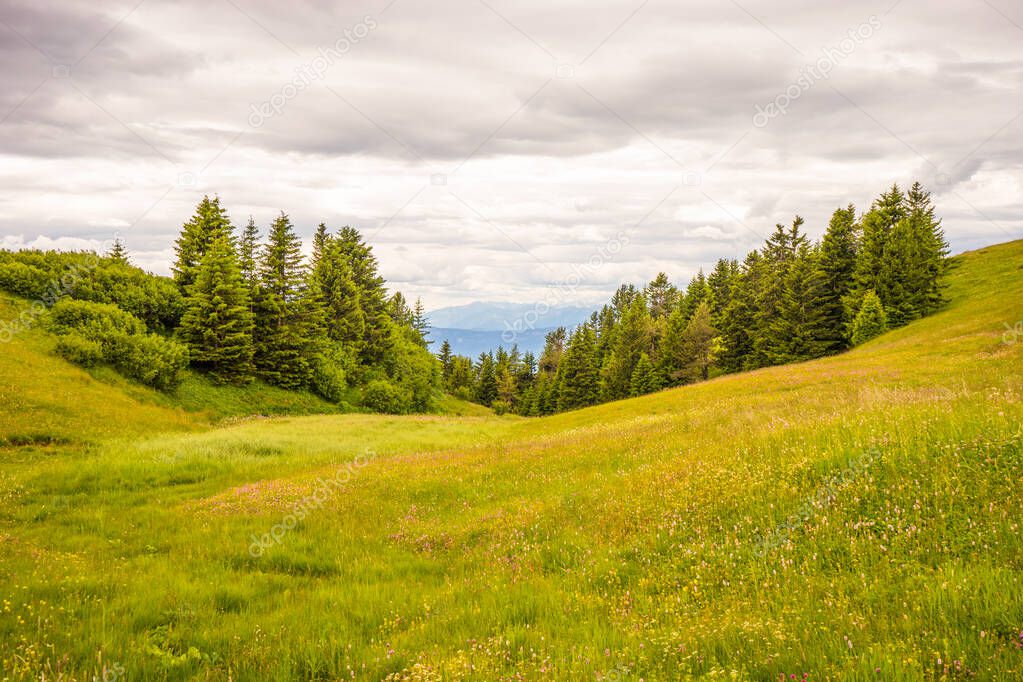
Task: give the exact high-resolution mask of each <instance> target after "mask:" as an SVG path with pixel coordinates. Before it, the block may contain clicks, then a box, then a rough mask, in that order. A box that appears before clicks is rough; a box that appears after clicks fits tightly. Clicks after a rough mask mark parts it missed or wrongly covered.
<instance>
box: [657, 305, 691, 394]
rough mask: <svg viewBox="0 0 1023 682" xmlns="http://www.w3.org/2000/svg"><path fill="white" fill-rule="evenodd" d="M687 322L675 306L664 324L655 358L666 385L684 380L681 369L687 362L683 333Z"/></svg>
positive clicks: (675, 384)
mask: <svg viewBox="0 0 1023 682" xmlns="http://www.w3.org/2000/svg"><path fill="white" fill-rule="evenodd" d="M688 324H689V323H688V322H687V320H686V318H685V315H684V314H683V313H682V310H681V308H676V309H675V311H674V312H672V313H671V317H669V318H668V322H667V324H666V325H665V331H664V336H663V337H662V338H661V342H660V346H659V348H658V349H657V358H658V371H659V373H660V375H661V377H662V379H663V380H664V384H665V385H666V386H677V385H679V384H681V383H683V382H684V376H685V375H684V372H683V370H684V368H685V367H686V365H687V362H688V358H687V357H686V345H685V338H684V335H685V331H686V327H687V326H688Z"/></svg>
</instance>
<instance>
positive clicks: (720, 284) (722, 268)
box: [707, 258, 739, 327]
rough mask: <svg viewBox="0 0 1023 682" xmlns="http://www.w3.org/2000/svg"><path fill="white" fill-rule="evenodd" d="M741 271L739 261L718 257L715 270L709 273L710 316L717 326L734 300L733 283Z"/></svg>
mask: <svg viewBox="0 0 1023 682" xmlns="http://www.w3.org/2000/svg"><path fill="white" fill-rule="evenodd" d="M738 273H739V263H738V262H737V261H735V260H729V259H727V258H721V259H718V262H717V264H716V265H715V266H714V270H713V271H712V272H711V273H710V274H709V275H707V290H708V296H709V300H710V318H711V321H712V322H713V324H714V325H715V326H716V327H717V326H720V325H721V322H722V320H723V318H724V313H725V308H727V307H728V304H729V303H731V301H732V285H733V284H734V282H735V278H736V275H738Z"/></svg>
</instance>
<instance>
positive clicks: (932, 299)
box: [906, 182, 949, 315]
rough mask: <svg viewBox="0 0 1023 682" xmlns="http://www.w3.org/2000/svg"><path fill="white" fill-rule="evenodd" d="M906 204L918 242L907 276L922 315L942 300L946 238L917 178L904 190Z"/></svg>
mask: <svg viewBox="0 0 1023 682" xmlns="http://www.w3.org/2000/svg"><path fill="white" fill-rule="evenodd" d="M906 204H907V208H908V215H907V217H906V219H907V220H908V221H909V222H910V229H911V231H912V234H913V240H914V242H915V243H916V244H917V252H916V253H915V254H914V255H915V258H914V262H913V274H912V276H911V279H910V281H911V288H912V291H913V297H914V305H915V307H916V309H917V310H919V311H920V314H921V315H928V314H930V313H932V312H934V311H935V310H937V309H938V308H940V307H941V305H942V304H943V303H944V302H945V296H944V293H943V289H944V282H943V280H942V278H943V276H944V275H945V273H946V271H947V269H948V254H949V249H948V242H946V241H945V234H944V231H943V230H942V228H941V220H940V219H938V218H937V217H935V215H934V206H933V204H932V203H931V193H930V192H928V191H927V190H925V189H924V188H923V186H922V185H921V184H920V183H919V182H915V183H913V186H912V187H911V188H910V190H909V192H908V193H907V194H906Z"/></svg>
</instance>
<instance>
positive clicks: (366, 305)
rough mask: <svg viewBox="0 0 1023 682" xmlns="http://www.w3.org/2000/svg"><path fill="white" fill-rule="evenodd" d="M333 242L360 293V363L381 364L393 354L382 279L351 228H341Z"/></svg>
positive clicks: (365, 246) (368, 248) (370, 253)
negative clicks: (386, 357) (344, 259)
mask: <svg viewBox="0 0 1023 682" xmlns="http://www.w3.org/2000/svg"><path fill="white" fill-rule="evenodd" d="M334 241H335V242H336V243H337V245H338V248H339V249H340V252H341V253H342V254H343V255H344V257H345V258H346V259H347V261H348V264H349V266H350V268H351V273H352V280H353V281H354V283H355V287H356V289H357V290H358V292H359V309H360V311H361V313H362V319H363V324H364V330H363V338H362V340H361V343H360V348H359V353H360V356H361V359H362V361H363V362H364V363H365V364H366V365H373V364H378V363H381V362H383V361H384V358H385V356H387V355H388V354H389V353H390V352H391V351H392V348H391V344H390V338H391V335H390V327H391V325H392V324H393V321H392V320H391V318H390V315H389V314H388V311H387V294H386V291H385V289H384V279H383V278H382V277H381V276H380V274H379V271H378V264H377V259H376V256H374V255H373V248H372V247H371V246H369V245H368V244H366V242H365V241H364V240H363V238H362V235H361V234H359V231H358V230H356V229H355V228H353V227H344V228H342V229H341V231H340V232H338V234H337V236H336V237H334Z"/></svg>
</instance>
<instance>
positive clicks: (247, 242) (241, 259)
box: [238, 216, 259, 296]
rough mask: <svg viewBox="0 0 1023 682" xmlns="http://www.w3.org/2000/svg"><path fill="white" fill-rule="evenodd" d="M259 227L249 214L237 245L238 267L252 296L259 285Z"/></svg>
mask: <svg viewBox="0 0 1023 682" xmlns="http://www.w3.org/2000/svg"><path fill="white" fill-rule="evenodd" d="M258 259H259V228H257V227H256V221H254V220H253V219H252V216H249V222H248V223H246V225H245V229H244V230H243V231H242V238H241V242H240V244H239V246H238V267H239V269H240V271H241V276H242V281H243V282H245V284H246V285H247V286H248V288H249V295H250V296H253V295H254V294H255V292H256V289H257V288H258V286H259V268H258Z"/></svg>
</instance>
